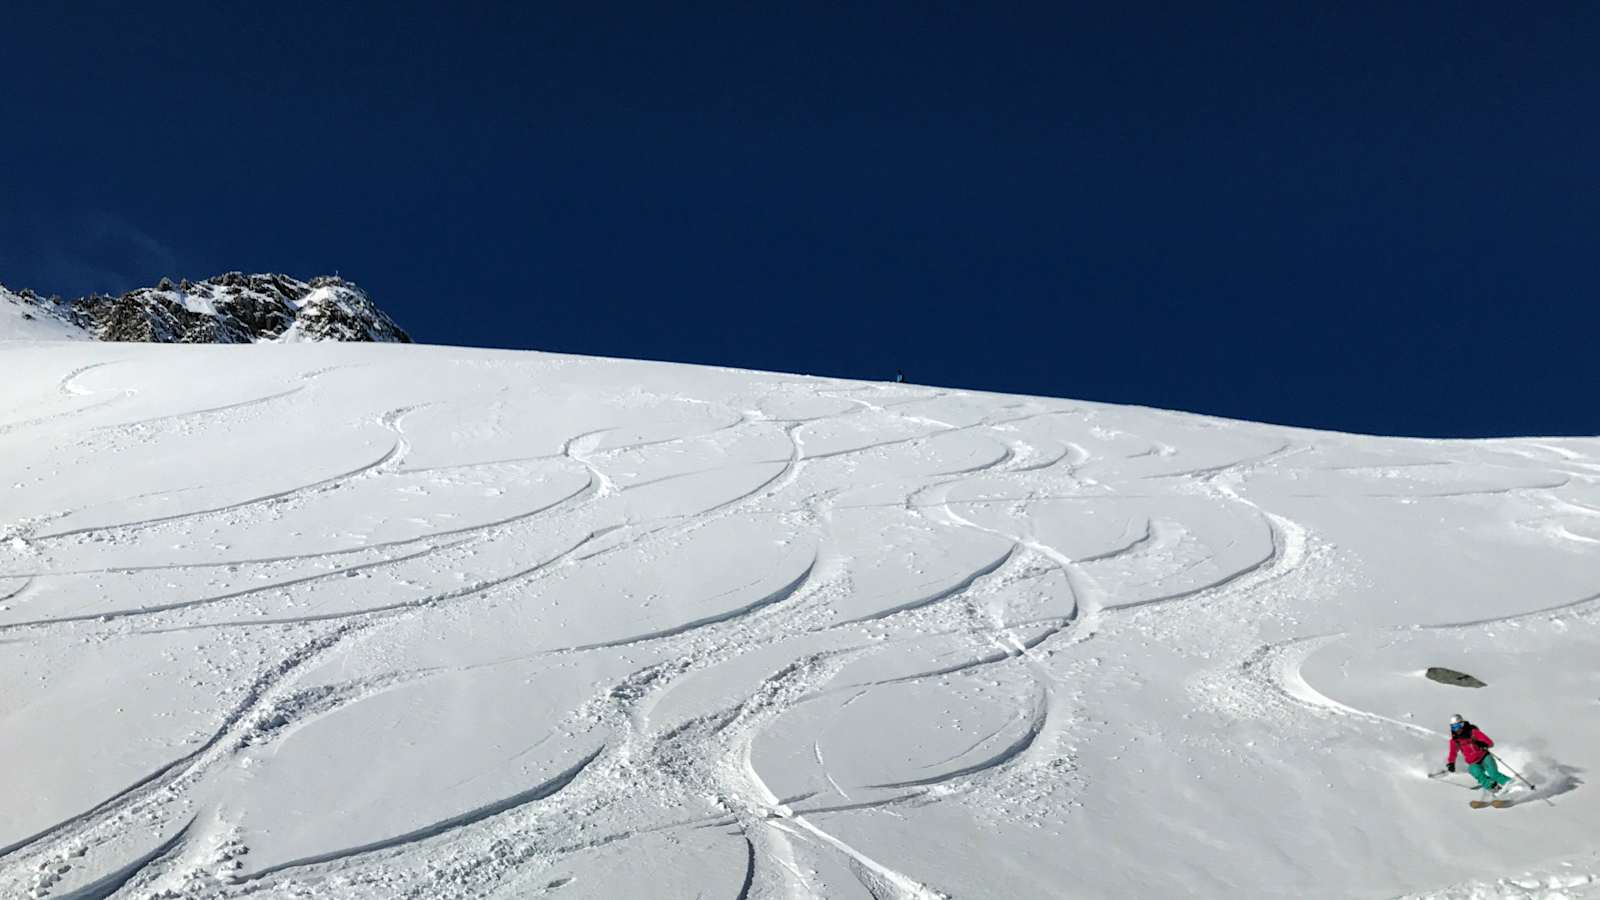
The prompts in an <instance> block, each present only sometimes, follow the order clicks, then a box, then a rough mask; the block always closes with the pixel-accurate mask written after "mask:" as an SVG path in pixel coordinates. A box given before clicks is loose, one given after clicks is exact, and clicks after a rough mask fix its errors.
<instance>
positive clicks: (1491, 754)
mask: <svg viewBox="0 0 1600 900" xmlns="http://www.w3.org/2000/svg"><path fill="white" fill-rule="evenodd" d="M1489 755H1490V756H1493V757H1494V761H1495V762H1497V763H1499V764H1500V765H1502V766H1505V767H1506V771H1507V772H1510V773H1511V774H1513V775H1515V776H1517V780H1518V781H1521V782H1522V783H1523V784H1525V785H1527V786H1528V789H1529V790H1534V791H1537V790H1538V788H1536V787H1534V786H1533V782H1531V781H1529V780H1528V779H1526V778H1523V777H1522V773H1521V772H1518V771H1517V770H1516V769H1513V768H1511V766H1510V765H1507V763H1506V761H1505V760H1503V759H1501V758H1500V757H1499V756H1497V755H1496V754H1495V752H1494V751H1493V750H1490V751H1489Z"/></svg>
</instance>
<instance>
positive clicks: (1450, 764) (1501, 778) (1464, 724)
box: [1444, 715, 1511, 794]
mask: <svg viewBox="0 0 1600 900" xmlns="http://www.w3.org/2000/svg"><path fill="white" fill-rule="evenodd" d="M1493 746H1494V741H1492V740H1490V739H1489V736H1488V735H1487V734H1484V733H1483V732H1482V731H1481V730H1480V729H1479V728H1478V726H1476V725H1474V724H1472V723H1471V722H1468V721H1467V720H1466V719H1463V718H1461V717H1460V716H1459V715H1456V716H1451V717H1450V757H1449V759H1447V760H1446V761H1445V764H1444V768H1445V771H1447V772H1454V771H1455V770H1456V754H1458V753H1459V754H1461V755H1462V756H1463V757H1465V758H1466V760H1467V771H1468V772H1469V773H1471V775H1472V777H1473V778H1475V779H1477V781H1478V786H1479V787H1481V788H1483V789H1484V790H1486V791H1488V792H1489V793H1491V794H1497V793H1499V792H1500V789H1501V788H1502V787H1504V786H1506V785H1507V784H1509V783H1510V782H1511V779H1510V778H1509V777H1508V776H1505V775H1502V774H1500V767H1499V766H1497V765H1495V760H1494V754H1493V753H1490V752H1489V748H1490V747H1493Z"/></svg>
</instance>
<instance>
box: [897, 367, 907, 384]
mask: <svg viewBox="0 0 1600 900" xmlns="http://www.w3.org/2000/svg"><path fill="white" fill-rule="evenodd" d="M905 381H906V373H904V372H902V371H900V370H899V369H895V370H894V383H895V384H904V383H905Z"/></svg>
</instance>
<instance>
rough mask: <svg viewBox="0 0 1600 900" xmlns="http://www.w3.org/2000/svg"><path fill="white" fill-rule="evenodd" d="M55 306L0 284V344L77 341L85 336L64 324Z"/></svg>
mask: <svg viewBox="0 0 1600 900" xmlns="http://www.w3.org/2000/svg"><path fill="white" fill-rule="evenodd" d="M60 312H61V310H60V308H59V307H58V306H56V305H55V304H53V303H50V302H49V301H48V300H44V299H42V298H40V297H37V296H35V295H33V294H26V295H23V294H17V293H15V292H13V291H10V290H8V289H7V288H6V286H5V285H3V284H0V341H81V340H87V339H88V338H89V334H88V333H87V332H85V331H84V330H83V329H82V328H79V327H78V326H76V325H74V324H72V323H71V322H69V321H67V320H66V319H65V318H64V317H63V315H61V314H60Z"/></svg>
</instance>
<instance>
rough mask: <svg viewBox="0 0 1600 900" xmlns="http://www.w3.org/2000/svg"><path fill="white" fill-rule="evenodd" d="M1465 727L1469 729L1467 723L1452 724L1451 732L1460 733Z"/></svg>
mask: <svg viewBox="0 0 1600 900" xmlns="http://www.w3.org/2000/svg"><path fill="white" fill-rule="evenodd" d="M1465 727H1467V723H1465V722H1452V723H1451V724H1450V730H1451V731H1460V730H1461V729H1463V728H1465Z"/></svg>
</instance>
